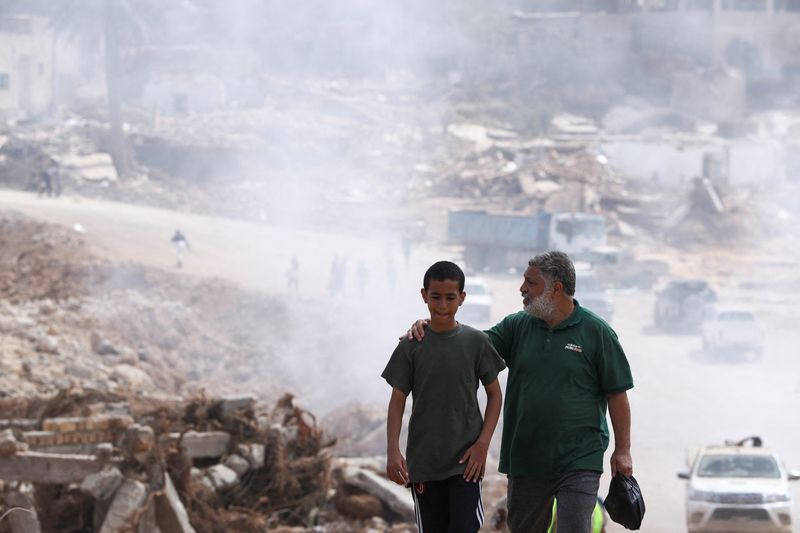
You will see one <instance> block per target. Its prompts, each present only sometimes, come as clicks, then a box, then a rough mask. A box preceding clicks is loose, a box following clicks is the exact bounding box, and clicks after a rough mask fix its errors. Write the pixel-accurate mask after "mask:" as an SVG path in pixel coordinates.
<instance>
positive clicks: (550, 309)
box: [524, 286, 556, 320]
mask: <svg viewBox="0 0 800 533" xmlns="http://www.w3.org/2000/svg"><path fill="white" fill-rule="evenodd" d="M549 288H550V287H547V286H545V289H544V291H542V294H540V295H539V296H536V297H535V298H530V299H529V301H528V303H527V305H525V306H524V309H525V312H527V313H528V314H529V315H531V316H535V317H536V318H541V319H542V320H547V319H548V318H550V317H552V316H553V315H554V314H555V312H556V302H555V300H554V299H553V294H552V293H551V292H550V291H549V290H548V289H549Z"/></svg>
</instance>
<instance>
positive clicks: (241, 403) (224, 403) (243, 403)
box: [219, 395, 256, 416]
mask: <svg viewBox="0 0 800 533" xmlns="http://www.w3.org/2000/svg"><path fill="white" fill-rule="evenodd" d="M255 405H256V399H255V398H254V397H252V396H246V395H243V396H224V397H223V398H222V399H221V400H220V402H219V406H220V411H222V416H227V415H229V414H231V413H233V412H234V411H247V410H251V409H253V407H255Z"/></svg>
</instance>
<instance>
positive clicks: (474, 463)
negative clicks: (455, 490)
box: [459, 440, 489, 482]
mask: <svg viewBox="0 0 800 533" xmlns="http://www.w3.org/2000/svg"><path fill="white" fill-rule="evenodd" d="M488 453H489V443H488V442H483V441H480V440H476V441H475V442H474V443H473V444H472V446H470V447H469V449H468V450H467V451H466V452H465V453H464V456H463V457H462V458H461V460H460V461H459V464H463V463H467V467H466V468H465V469H464V479H465V480H467V481H473V482H477V481H481V480H482V479H483V475H484V474H485V473H486V455H487V454H488Z"/></svg>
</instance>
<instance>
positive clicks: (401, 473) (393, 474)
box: [386, 450, 408, 487]
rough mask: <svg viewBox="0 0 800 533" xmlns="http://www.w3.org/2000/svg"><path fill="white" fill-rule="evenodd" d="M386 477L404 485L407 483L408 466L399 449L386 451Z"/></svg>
mask: <svg viewBox="0 0 800 533" xmlns="http://www.w3.org/2000/svg"><path fill="white" fill-rule="evenodd" d="M386 477H388V478H389V479H391V480H392V481H394V482H395V483H397V484H398V485H402V486H404V487H405V486H406V485H407V484H408V466H407V465H406V459H405V457H403V454H402V453H401V452H400V450H389V451H387V452H386Z"/></svg>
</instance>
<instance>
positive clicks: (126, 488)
mask: <svg viewBox="0 0 800 533" xmlns="http://www.w3.org/2000/svg"><path fill="white" fill-rule="evenodd" d="M146 499H147V486H146V485H145V484H144V483H142V482H141V481H136V480H132V479H128V480H125V482H124V483H123V484H122V486H121V487H120V488H119V490H118V491H117V493H116V495H115V496H114V501H113V502H112V503H111V507H110V508H109V509H108V514H107V515H106V519H105V521H103V526H102V527H101V528H100V533H122V532H123V531H126V530H127V529H128V528H129V527H130V524H131V523H132V520H133V518H134V517H135V515H136V513H137V511H139V509H140V508H141V507H142V506H143V504H144V503H145V501H146Z"/></svg>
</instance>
